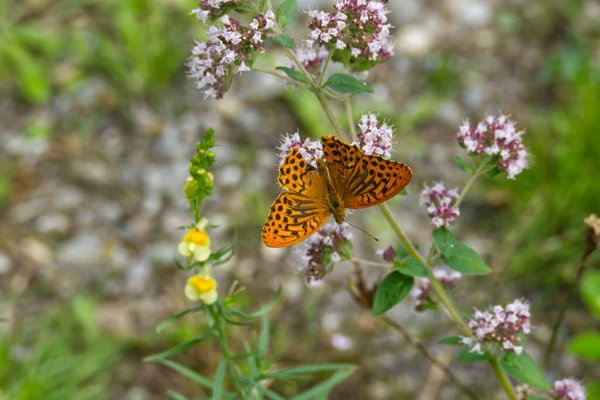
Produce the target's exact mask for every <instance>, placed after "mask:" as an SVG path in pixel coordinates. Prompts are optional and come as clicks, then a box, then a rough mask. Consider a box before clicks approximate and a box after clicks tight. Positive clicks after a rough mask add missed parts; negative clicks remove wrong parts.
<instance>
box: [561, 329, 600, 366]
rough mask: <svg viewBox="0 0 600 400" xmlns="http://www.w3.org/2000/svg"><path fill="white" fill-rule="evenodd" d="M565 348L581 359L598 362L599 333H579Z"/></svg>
mask: <svg viewBox="0 0 600 400" xmlns="http://www.w3.org/2000/svg"><path fill="white" fill-rule="evenodd" d="M567 348H568V349H569V351H570V352H571V353H575V354H577V355H578V356H579V357H581V358H585V359H587V360H592V361H600V332H584V333H580V334H579V335H577V336H575V338H574V339H573V340H571V342H570V343H569V345H568V347H567Z"/></svg>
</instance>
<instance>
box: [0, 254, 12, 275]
mask: <svg viewBox="0 0 600 400" xmlns="http://www.w3.org/2000/svg"><path fill="white" fill-rule="evenodd" d="M12 266H13V262H12V260H11V259H10V258H9V257H8V256H7V255H6V254H4V253H0V274H5V273H7V272H9V271H10V270H11V269H12Z"/></svg>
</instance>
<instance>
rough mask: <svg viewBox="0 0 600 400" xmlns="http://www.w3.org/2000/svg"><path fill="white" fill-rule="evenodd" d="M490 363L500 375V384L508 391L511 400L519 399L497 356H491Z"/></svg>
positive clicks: (497, 374) (498, 375)
mask: <svg viewBox="0 0 600 400" xmlns="http://www.w3.org/2000/svg"><path fill="white" fill-rule="evenodd" d="M489 363H490V365H491V366H492V369H493V370H494V373H495V374H496V376H497V377H498V380H499V381H500V384H501V385H502V387H503V388H504V391H505V392H506V394H507V396H508V398H509V399H510V400H517V396H515V393H514V392H513V388H512V385H511V384H510V381H509V380H508V377H507V376H506V374H505V373H504V370H503V369H502V367H501V366H500V363H499V362H498V358H496V357H492V358H490V361H489Z"/></svg>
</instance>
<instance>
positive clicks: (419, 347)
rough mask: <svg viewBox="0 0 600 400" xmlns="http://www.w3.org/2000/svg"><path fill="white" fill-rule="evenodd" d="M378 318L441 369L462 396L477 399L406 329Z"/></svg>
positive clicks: (384, 318) (385, 319)
mask: <svg viewBox="0 0 600 400" xmlns="http://www.w3.org/2000/svg"><path fill="white" fill-rule="evenodd" d="M380 318H381V319H382V320H383V322H385V323H386V324H388V325H389V326H390V327H391V328H393V329H394V330H396V331H397V332H398V333H400V335H401V336H402V337H403V338H404V340H406V341H407V342H408V343H409V344H410V345H412V346H413V347H414V348H416V349H417V351H418V352H419V353H421V355H422V356H423V357H425V358H426V359H427V360H429V362H431V363H432V364H433V365H435V366H436V367H438V368H439V369H441V370H442V371H443V372H444V374H445V375H446V376H447V377H448V379H450V380H451V381H452V382H453V383H454V384H455V385H456V386H457V387H458V388H459V389H460V390H462V391H463V393H464V394H466V395H467V396H468V397H469V398H471V399H474V400H476V399H477V398H478V397H477V395H476V394H475V393H473V391H472V390H471V389H469V388H468V387H467V386H466V385H465V384H463V383H462V382H461V381H460V379H458V378H457V377H456V376H455V375H454V374H453V373H452V371H450V370H449V369H448V367H447V366H446V365H445V364H444V363H443V362H441V361H439V360H438V359H436V358H435V357H433V356H432V355H431V354H429V352H428V351H427V348H426V347H425V346H423V345H422V344H421V342H419V341H418V340H417V339H415V338H413V337H412V336H411V335H410V334H409V333H408V331H407V330H406V329H404V327H403V326H402V325H400V324H399V323H397V322H396V321H394V320H392V319H391V318H389V317H386V316H385V315H382V316H381V317H380Z"/></svg>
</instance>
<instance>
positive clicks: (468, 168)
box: [451, 156, 473, 174]
mask: <svg viewBox="0 0 600 400" xmlns="http://www.w3.org/2000/svg"><path fill="white" fill-rule="evenodd" d="M451 159H452V161H454V164H456V165H458V168H460V169H462V170H463V171H465V172H466V173H468V174H472V173H473V168H471V166H470V165H469V164H468V163H467V162H466V161H465V160H463V159H462V157H460V156H452V158H451Z"/></svg>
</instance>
